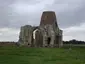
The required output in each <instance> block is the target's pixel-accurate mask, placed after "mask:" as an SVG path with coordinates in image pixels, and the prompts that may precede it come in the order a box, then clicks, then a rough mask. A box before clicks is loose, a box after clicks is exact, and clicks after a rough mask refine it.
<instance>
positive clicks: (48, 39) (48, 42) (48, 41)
mask: <svg viewBox="0 0 85 64" xmlns="http://www.w3.org/2000/svg"><path fill="white" fill-rule="evenodd" d="M50 41H51V38H50V37H48V38H47V44H48V45H50Z"/></svg>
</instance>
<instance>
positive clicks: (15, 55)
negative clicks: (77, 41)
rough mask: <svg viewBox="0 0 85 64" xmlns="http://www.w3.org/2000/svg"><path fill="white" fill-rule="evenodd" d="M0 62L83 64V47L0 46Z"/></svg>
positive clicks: (84, 63) (12, 63)
mask: <svg viewBox="0 0 85 64" xmlns="http://www.w3.org/2000/svg"><path fill="white" fill-rule="evenodd" d="M0 64H85V47H77V48H76V47H73V48H71V49H70V48H28V47H0Z"/></svg>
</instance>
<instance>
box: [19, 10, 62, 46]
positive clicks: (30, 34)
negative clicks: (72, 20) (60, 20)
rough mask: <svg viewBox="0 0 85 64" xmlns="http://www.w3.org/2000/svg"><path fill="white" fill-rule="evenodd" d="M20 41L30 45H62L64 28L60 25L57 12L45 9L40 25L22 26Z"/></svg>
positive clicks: (22, 43)
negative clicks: (60, 27)
mask: <svg viewBox="0 0 85 64" xmlns="http://www.w3.org/2000/svg"><path fill="white" fill-rule="evenodd" d="M18 42H19V44H20V45H25V46H29V47H62V46H63V42H62V30H60V29H59V27H58V24H57V19H56V14H55V12H54V11H44V12H43V13H42V16H41V21H40V25H39V26H31V25H25V26H22V27H21V30H20V35H19V41H18Z"/></svg>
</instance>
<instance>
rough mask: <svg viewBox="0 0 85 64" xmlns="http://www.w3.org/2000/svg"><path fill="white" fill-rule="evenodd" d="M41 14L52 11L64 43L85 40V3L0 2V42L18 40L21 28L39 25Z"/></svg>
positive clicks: (80, 0)
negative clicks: (61, 32)
mask: <svg viewBox="0 0 85 64" xmlns="http://www.w3.org/2000/svg"><path fill="white" fill-rule="evenodd" d="M43 11H55V13H56V17H57V23H58V25H59V27H60V29H62V30H63V40H71V39H77V40H83V41H85V0H0V41H18V38H19V32H20V27H21V26H23V25H27V24H28V25H35V26H36V25H39V22H40V17H41V14H42V12H43Z"/></svg>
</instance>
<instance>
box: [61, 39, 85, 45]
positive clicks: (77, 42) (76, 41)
mask: <svg viewBox="0 0 85 64" xmlns="http://www.w3.org/2000/svg"><path fill="white" fill-rule="evenodd" d="M63 43H64V44H85V41H78V40H75V39H73V40H70V41H63Z"/></svg>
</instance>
